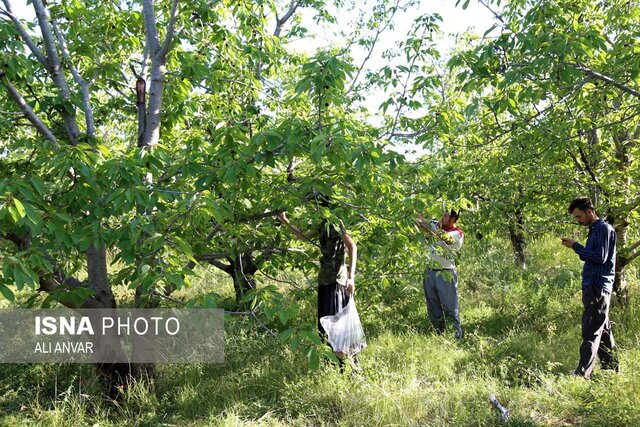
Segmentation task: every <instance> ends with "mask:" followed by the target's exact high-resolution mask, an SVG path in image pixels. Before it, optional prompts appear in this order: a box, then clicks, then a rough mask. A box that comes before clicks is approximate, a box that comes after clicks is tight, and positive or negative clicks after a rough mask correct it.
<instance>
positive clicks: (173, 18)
mask: <svg viewBox="0 0 640 427" xmlns="http://www.w3.org/2000/svg"><path fill="white" fill-rule="evenodd" d="M178 2H179V0H173V3H172V4H171V16H170V18H169V25H168V26H167V34H166V36H165V38H164V43H163V44H162V48H160V50H159V51H158V52H157V55H159V56H160V57H162V59H163V62H164V59H165V57H166V56H167V53H168V52H169V45H170V44H171V41H172V39H173V36H174V31H175V25H176V18H177V17H178V13H177V10H178Z"/></svg>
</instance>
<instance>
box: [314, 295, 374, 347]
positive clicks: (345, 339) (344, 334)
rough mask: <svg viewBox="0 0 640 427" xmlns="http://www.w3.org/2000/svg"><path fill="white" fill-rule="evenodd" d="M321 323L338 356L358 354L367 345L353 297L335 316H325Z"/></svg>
mask: <svg viewBox="0 0 640 427" xmlns="http://www.w3.org/2000/svg"><path fill="white" fill-rule="evenodd" d="M320 324H321V325H322V327H323V328H324V330H325V331H326V333H327V336H328V339H329V344H330V345H331V348H332V349H333V352H334V353H335V354H336V355H337V356H338V357H343V356H351V355H354V354H358V353H360V352H361V351H362V349H363V348H365V347H366V346H367V342H366V340H365V337H364V331H363V330H362V323H360V316H359V315H358V310H357V309H356V303H355V300H354V299H353V298H351V299H350V300H349V303H348V304H347V306H346V307H344V308H343V309H342V310H340V311H339V312H337V313H336V314H334V315H333V316H323V317H321V318H320Z"/></svg>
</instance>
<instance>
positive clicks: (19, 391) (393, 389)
mask: <svg viewBox="0 0 640 427" xmlns="http://www.w3.org/2000/svg"><path fill="white" fill-rule="evenodd" d="M528 256H529V265H528V269H527V270H526V271H520V270H518V269H517V268H516V267H515V266H514V262H513V260H512V255H511V252H510V247H509V242H507V241H502V240H491V241H489V240H487V239H485V240H482V241H471V238H470V239H469V241H468V243H467V246H466V248H465V249H464V251H463V254H462V256H461V260H460V261H459V275H460V278H461V283H460V292H461V302H460V304H461V309H462V319H463V326H464V327H465V331H466V336H465V338H464V340H462V341H457V340H454V339H453V331H452V330H451V329H449V330H448V332H447V334H446V335H436V334H434V333H433V332H432V331H431V330H430V328H429V327H428V324H427V321H426V309H425V303H424V300H423V295H422V289H421V278H420V273H421V272H416V275H413V276H411V275H408V276H404V277H403V278H402V280H401V282H399V283H395V284H394V285H392V286H389V287H388V288H387V291H386V292H385V293H384V294H380V295H374V294H372V293H371V292H367V291H366V289H365V287H366V286H368V285H371V283H372V282H371V281H372V280H378V279H375V278H369V279H364V280H361V281H360V283H357V286H360V287H361V288H360V291H358V297H357V298H358V308H359V311H360V315H361V318H362V321H363V324H364V327H365V332H366V333H367V336H368V347H367V348H366V349H365V350H364V352H363V353H362V355H361V357H360V370H359V371H357V372H356V371H353V370H351V369H350V368H347V370H346V372H344V373H340V372H339V370H338V369H337V368H336V367H335V366H334V365H333V364H331V363H330V362H329V361H327V360H323V361H322V362H321V364H320V368H319V369H318V370H317V371H311V370H309V363H308V361H307V358H306V356H305V354H304V353H301V352H294V351H292V350H291V349H290V348H288V347H287V346H286V345H283V344H281V343H280V342H279V341H278V339H277V338H274V337H273V336H271V335H269V334H268V333H265V332H264V331H261V330H260V329H259V328H258V327H257V325H256V324H255V323H254V322H253V321H252V320H251V319H250V318H247V317H239V316H228V317H227V318H226V319H225V322H226V327H225V329H226V349H225V354H226V362H225V363H224V364H219V365H187V366H183V365H159V366H158V376H157V378H156V379H155V381H153V382H152V383H151V384H146V385H145V384H135V385H134V386H133V387H131V388H130V389H128V390H124V389H123V392H122V395H121V398H120V399H119V400H118V401H110V400H108V399H107V398H106V397H105V395H104V389H103V388H102V386H101V384H100V383H99V381H98V380H97V378H96V377H95V375H94V370H93V368H92V367H91V366H88V365H87V366H78V365H0V378H1V381H0V425H42V426H71V425H73V426H76V425H77V426H81V425H99V426H111V425H122V426H125V425H127V426H129V425H137V426H157V425H161V426H184V425H189V426H208V425H219V426H238V425H265V426H280V425H283V426H285V425H286V426H308V425H314V426H315V425H318V426H322V425H329V426H330V425H348V426H361V425H368V426H391V425H395V426H450V425H456V426H459V425H460V426H465V425H467V426H494V425H498V424H500V423H501V421H500V415H499V413H498V411H497V410H496V409H495V408H494V407H493V406H492V405H491V403H490V402H489V395H490V394H491V393H493V394H495V395H496V396H497V398H498V399H499V400H500V402H501V403H502V404H503V405H504V406H505V407H507V408H508V409H509V411H510V415H511V416H510V419H509V421H508V422H507V423H502V424H503V425H511V426H539V425H542V426H566V425H581V426H631V425H640V317H639V316H638V314H639V311H640V310H639V309H640V292H639V291H638V278H637V273H636V271H635V270H632V271H631V272H630V273H631V274H630V279H631V281H630V298H629V303H628V304H627V305H626V306H622V305H621V304H620V303H619V302H618V301H615V300H614V303H613V309H612V320H613V321H614V326H613V328H614V329H613V330H614V336H615V338H616V340H617V343H618V346H619V356H620V359H621V372H620V373H618V374H615V373H611V372H608V371H601V370H599V368H597V370H596V373H595V375H594V379H593V380H592V381H585V380H581V379H578V378H573V377H571V376H570V375H568V373H569V372H570V371H571V370H572V369H574V368H575V365H576V363H577V356H578V346H579V343H580V326H579V325H580V316H581V302H580V285H579V280H580V268H581V264H580V261H579V260H578V258H577V256H575V255H574V254H573V253H572V252H571V251H569V250H566V249H565V248H563V247H561V245H560V243H559V240H558V239H557V238H543V239H540V240H538V241H536V242H533V243H532V244H531V245H530V246H529V249H528ZM359 274H360V275H362V276H366V272H362V271H360V272H359ZM280 279H287V280H292V281H294V282H297V283H298V284H299V286H301V287H302V288H304V289H305V290H303V291H296V292H289V296H290V297H291V298H294V299H295V300H297V301H298V302H299V303H300V304H302V305H303V310H302V313H303V316H304V318H303V319H300V321H309V322H313V321H314V313H315V310H314V309H315V293H314V287H313V279H312V278H310V279H305V278H301V277H300V275H299V274H295V273H288V274H284V273H283V275H282V277H280ZM273 283H274V284H276V283H277V284H278V286H279V287H282V288H283V289H284V288H287V286H288V285H285V284H281V283H278V282H273ZM214 287H215V288H216V289H215V290H216V291H217V292H220V289H221V288H224V289H225V290H224V293H225V294H226V295H228V303H229V304H231V303H232V300H233V288H232V285H231V283H230V282H227V280H226V278H225V277H224V276H221V275H219V274H218V273H217V272H216V271H215V270H206V271H201V278H199V279H197V280H195V281H194V285H193V286H191V287H190V288H188V289H184V290H181V291H180V292H179V293H177V294H176V297H177V298H183V299H188V298H191V297H193V296H195V295H199V294H206V293H208V292H211V291H212V290H213V288H214ZM130 298H132V294H131V293H130V291H127V290H126V289H119V299H120V300H121V301H125V302H126V301H128V300H129V299H130ZM267 326H268V327H270V328H274V329H277V328H278V323H277V322H275V321H274V322H273V323H272V324H270V323H268V324H267Z"/></svg>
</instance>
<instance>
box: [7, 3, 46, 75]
mask: <svg viewBox="0 0 640 427" xmlns="http://www.w3.org/2000/svg"><path fill="white" fill-rule="evenodd" d="M2 2H3V3H4V6H5V7H6V9H7V10H6V11H3V14H5V15H6V16H8V17H9V19H11V22H13V26H14V27H15V29H16V30H18V33H20V38H22V41H24V42H25V43H26V45H27V46H28V47H29V50H30V51H31V53H33V55H34V56H35V57H36V58H37V59H38V61H39V62H40V63H41V64H42V65H43V66H45V67H46V66H47V58H45V56H44V54H43V53H42V51H40V49H38V47H37V46H36V44H35V43H34V42H33V39H32V38H31V37H30V36H29V34H28V33H27V30H25V28H24V27H23V26H22V24H21V23H20V20H18V17H17V16H16V15H15V14H14V13H13V10H12V8H11V0H2Z"/></svg>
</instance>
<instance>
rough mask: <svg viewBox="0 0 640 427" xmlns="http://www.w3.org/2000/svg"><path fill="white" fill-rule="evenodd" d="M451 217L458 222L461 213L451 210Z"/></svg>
mask: <svg viewBox="0 0 640 427" xmlns="http://www.w3.org/2000/svg"><path fill="white" fill-rule="evenodd" d="M449 216H450V217H451V218H455V219H456V221H457V220H458V219H459V218H460V212H458V211H454V210H453V209H451V212H449Z"/></svg>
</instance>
